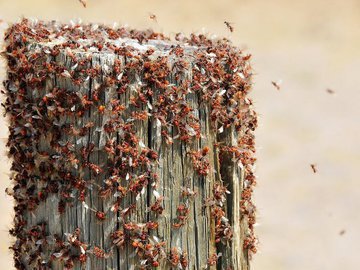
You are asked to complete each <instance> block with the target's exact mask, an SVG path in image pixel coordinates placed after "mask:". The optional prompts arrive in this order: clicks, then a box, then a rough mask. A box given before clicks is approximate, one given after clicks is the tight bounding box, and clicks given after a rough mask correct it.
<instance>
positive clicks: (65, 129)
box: [3, 1, 257, 269]
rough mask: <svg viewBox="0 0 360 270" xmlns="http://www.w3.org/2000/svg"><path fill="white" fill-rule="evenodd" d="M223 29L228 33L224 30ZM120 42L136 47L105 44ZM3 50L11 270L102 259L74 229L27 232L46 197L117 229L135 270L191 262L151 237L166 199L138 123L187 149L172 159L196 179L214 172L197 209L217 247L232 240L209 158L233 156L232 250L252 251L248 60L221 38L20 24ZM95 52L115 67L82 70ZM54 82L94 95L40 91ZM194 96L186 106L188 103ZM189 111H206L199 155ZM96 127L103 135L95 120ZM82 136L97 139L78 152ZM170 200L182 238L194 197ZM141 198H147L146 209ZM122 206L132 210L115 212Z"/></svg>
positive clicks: (252, 123)
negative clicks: (236, 209)
mask: <svg viewBox="0 0 360 270" xmlns="http://www.w3.org/2000/svg"><path fill="white" fill-rule="evenodd" d="M81 2H82V3H86V1H81ZM152 19H155V17H154V18H152ZM225 24H226V25H227V27H229V30H230V31H231V32H232V31H233V28H232V26H231V25H230V24H229V23H227V22H225ZM119 39H129V40H135V41H136V42H137V46H131V45H129V46H125V45H121V44H119V43H117V42H116V41H117V40H119ZM84 40H85V41H89V42H84ZM55 41H56V42H55ZM90 41H91V42H90ZM5 42H6V50H5V51H4V52H3V55H4V56H5V57H6V59H7V64H8V78H7V80H6V81H4V87H5V89H6V91H5V94H6V101H5V103H4V104H3V106H4V107H5V112H6V114H7V115H8V118H9V122H10V124H9V138H8V142H7V147H8V149H9V155H10V157H11V158H12V160H13V163H12V167H11V170H12V171H13V172H14V177H13V183H14V187H13V189H12V190H11V191H9V193H10V194H11V195H12V196H13V197H14V199H15V208H14V209H15V218H14V227H13V228H12V229H11V231H10V232H11V234H12V235H13V236H14V237H15V238H16V240H17V241H16V242H15V244H14V245H13V246H12V249H13V250H14V258H15V266H16V268H17V269H27V268H26V267H27V266H29V265H30V266H31V267H33V269H51V263H52V261H56V260H62V261H63V262H64V265H65V267H66V268H67V269H71V268H73V267H74V265H75V264H76V263H77V262H80V263H82V264H84V263H86V262H87V261H88V259H89V256H91V257H92V258H94V257H95V258H97V259H107V258H109V257H111V256H113V254H112V252H108V251H107V250H106V251H105V249H104V248H103V247H101V246H97V245H95V244H94V243H85V242H83V241H82V240H80V239H81V228H79V229H77V230H76V231H75V232H66V233H67V234H64V235H55V234H52V233H51V230H50V229H49V228H48V225H47V224H46V223H41V224H31V222H30V220H27V216H28V214H29V213H30V214H32V213H33V212H34V211H36V209H37V208H38V207H39V205H42V204H44V203H45V202H46V201H47V199H48V198H49V197H50V196H56V198H57V199H58V207H57V208H58V209H57V211H58V212H59V213H60V215H63V214H64V213H65V212H66V211H67V209H68V208H71V207H74V205H76V204H77V203H78V202H79V204H77V205H80V206H81V205H82V207H84V209H85V210H86V211H88V213H89V214H91V215H93V217H94V218H95V220H96V221H97V224H102V223H103V222H105V221H107V220H109V219H111V218H113V219H115V220H117V223H118V225H117V226H116V228H114V230H113V233H112V240H111V242H112V243H111V245H112V246H113V247H114V248H118V249H119V250H121V249H124V248H125V247H126V248H131V249H133V250H134V252H135V255H136V256H137V258H138V259H139V267H140V268H141V269H150V268H153V267H155V268H156V267H161V265H162V263H163V264H165V265H170V266H172V267H177V268H179V269H186V268H188V267H189V265H190V264H191V263H192V262H190V261H189V260H188V258H189V257H188V254H187V251H185V250H184V251H181V249H180V248H179V247H178V248H177V247H170V246H169V243H168V242H167V240H168V239H162V240H160V239H159V238H158V237H157V236H156V232H157V230H158V227H159V226H160V225H159V223H158V222H157V220H151V219H150V217H151V216H155V217H154V219H155V218H159V217H160V216H162V215H163V214H164V212H166V211H168V210H167V209H166V206H165V203H164V201H165V200H166V198H164V197H163V196H162V195H159V193H158V192H157V191H156V189H157V188H158V187H159V183H161V181H160V180H161V179H159V177H160V176H159V174H158V169H159V159H160V157H161V156H160V153H158V152H157V151H156V150H155V149H153V148H152V146H151V143H150V142H145V141H143V140H142V139H141V138H140V136H139V127H141V126H142V125H145V124H149V125H151V126H152V127H153V128H155V129H156V130H157V131H158V133H157V134H158V136H159V137H161V142H162V143H164V144H163V147H172V146H173V145H174V144H175V143H176V144H181V145H183V146H184V147H185V146H186V149H187V154H185V155H184V157H183V158H184V159H187V160H188V161H189V162H190V163H192V164H193V170H194V175H196V177H195V176H194V179H195V180H196V181H197V180H199V181H207V178H208V177H210V176H212V175H214V174H218V176H217V177H213V178H212V179H217V180H215V182H214V183H213V187H212V196H211V197H210V198H208V199H207V200H206V201H205V206H208V207H209V208H210V213H211V217H212V218H213V219H214V224H215V227H214V228H213V230H214V232H213V235H215V237H216V242H224V243H225V245H226V243H228V242H230V241H231V240H232V237H233V233H232V232H233V229H232V227H231V224H230V221H229V220H228V219H227V217H226V215H227V210H226V207H227V206H226V205H227V197H228V196H230V194H229V192H228V190H227V188H226V179H221V177H219V174H220V172H219V171H218V172H215V166H214V164H212V160H214V159H218V160H219V161H220V166H221V163H222V156H224V155H229V154H230V155H231V156H232V157H233V165H234V166H239V167H240V168H241V170H243V172H244V183H243V186H242V187H241V190H242V194H241V201H240V209H241V219H242V220H243V221H244V222H245V224H249V227H248V231H247V232H245V235H247V238H246V239H245V240H244V241H243V248H244V249H245V250H247V251H250V252H256V238H255V236H254V228H253V224H254V223H255V206H254V204H253V202H252V191H253V186H254V185H255V175H254V172H253V167H254V166H253V165H254V163H255V157H254V154H255V147H254V135H253V132H254V130H255V128H256V126H257V118H256V113H255V112H254V110H253V108H252V101H251V99H249V98H248V97H247V94H248V93H249V91H250V90H251V77H252V70H251V66H250V64H249V58H250V56H251V55H244V54H243V52H242V51H241V50H239V49H238V48H236V47H234V46H232V45H231V43H230V42H229V41H228V40H227V39H218V40H213V39H209V38H207V37H206V36H204V35H195V34H192V35H190V37H184V36H183V35H181V34H178V35H176V37H175V41H171V40H170V39H169V38H168V37H166V36H164V35H163V34H161V33H155V32H153V31H150V30H147V31H137V30H129V29H126V28H122V27H120V28H112V27H107V26H103V25H82V24H78V23H71V24H69V25H66V24H60V23H57V22H50V23H44V22H33V21H30V20H28V19H23V20H22V21H21V22H20V23H16V24H14V25H12V26H11V27H10V28H9V29H8V30H7V32H6V34H5ZM151 42H152V43H153V44H154V43H156V42H163V43H166V44H168V45H167V47H165V49H164V51H166V52H167V53H159V52H158V51H157V49H156V48H154V47H151V46H148V45H147V44H149V43H151ZM40 44H41V45H40ZM139 46H145V47H146V49H145V50H141V49H139V48H138V47H139ZM155 47H156V46H155ZM190 47H191V48H192V49H191V50H190V49H189V48H190ZM74 51H77V52H78V53H74ZM79 52H80V53H79ZM100 53H107V54H112V55H114V56H116V59H115V60H114V63H113V64H112V65H111V66H110V65H107V64H104V65H102V66H100V65H93V63H92V62H93V60H92V54H100ZM59 57H66V58H67V59H68V60H69V61H70V62H71V66H70V67H69V66H66V65H65V64H64V62H61V61H58V60H57V59H59ZM119 59H126V61H120V60H119ZM170 63H171V64H170ZM189 74H190V75H189ZM99 78H101V80H100V79H99ZM54 80H55V81H65V82H66V83H67V85H68V84H71V85H73V86H74V87H77V88H76V89H84V88H86V87H88V85H89V84H90V83H91V84H92V86H93V89H92V91H88V92H87V93H83V92H81V91H70V90H69V89H67V88H66V86H65V85H66V84H54V85H51V84H49V82H50V81H54ZM134 81H137V83H136V84H134ZM49 85H50V86H49ZM110 90H111V91H113V95H112V96H111V97H110V98H109V99H108V100H105V98H104V96H105V93H106V92H110ZM194 97H195V98H196V101H197V104H195V105H194V102H190V100H192V99H193V98H194ZM197 106H199V107H202V108H207V110H208V113H209V123H207V124H206V125H207V126H209V129H211V131H210V132H211V133H212V134H213V137H214V141H211V140H210V139H209V143H208V145H202V147H199V146H197V144H196V143H195V142H198V141H199V140H202V138H204V136H206V135H207V134H203V133H204V131H203V130H204V127H203V123H202V121H201V120H200V117H201V115H200V116H199V114H198V113H197V112H198V108H197ZM100 118H101V119H102V121H103V125H102V126H98V125H97V123H96V120H95V119H100ZM79 123H81V124H79ZM232 129H233V130H234V132H235V133H236V136H237V142H236V143H232V142H227V141H220V138H221V136H222V135H223V133H227V132H229V130H232ZM92 134H99V135H98V138H99V139H98V141H99V142H98V143H96V144H95V143H93V142H87V143H86V144H84V142H86V140H87V138H89V137H90V136H91V135H92ZM215 149H217V150H215ZM99 153H101V154H102V155H103V156H105V157H106V158H105V161H104V162H103V163H100V162H98V161H97V159H94V156H97V155H99ZM216 153H218V154H216ZM162 158H163V157H162ZM89 176H91V177H89ZM94 179H101V181H100V182H99V181H97V182H96V181H95V180H94ZM209 179H210V178H209ZM224 183H225V184H224ZM94 192H95V193H94ZM179 192H181V195H179V196H181V200H182V201H181V203H180V204H179V205H178V206H177V210H176V213H175V214H176V215H177V217H176V220H175V221H174V223H173V227H175V228H177V229H178V230H181V229H183V228H182V227H186V225H187V222H188V220H189V219H190V218H192V216H191V215H190V213H191V212H192V207H193V205H194V201H195V200H198V198H196V196H197V195H198V194H197V191H194V190H192V189H191V188H189V187H184V188H183V189H182V190H181V191H179ZM89 193H92V194H97V195H98V197H99V198H100V199H101V200H103V201H107V202H108V201H111V202H112V205H111V208H110V209H102V208H100V209H97V208H96V206H94V205H88V204H87V201H88V200H87V198H88V197H89ZM152 194H154V195H152ZM144 196H151V197H152V199H153V200H149V201H148V202H146V200H145V199H143V197H144ZM153 197H154V198H153ZM199 199H200V198H199ZM203 199H205V198H203ZM125 201H127V202H130V201H131V202H132V203H131V204H128V205H124V202H125ZM143 201H144V202H145V203H147V204H148V205H147V206H148V209H149V212H151V214H153V215H150V214H148V215H145V216H147V217H146V220H143V222H135V221H134V220H132V219H131V218H132V217H133V213H134V212H136V211H138V209H137V207H138V206H139V204H140V203H142V202H143ZM29 222H30V223H29ZM28 223H29V224H28ZM24 250H26V251H27V255H26V256H24ZM44 251H46V252H44ZM206 260H207V261H208V265H210V266H211V265H215V264H216V263H217V262H218V261H221V255H219V253H218V254H208V258H206Z"/></svg>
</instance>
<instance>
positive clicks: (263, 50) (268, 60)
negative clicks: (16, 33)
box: [0, 0, 360, 270]
mask: <svg viewBox="0 0 360 270" xmlns="http://www.w3.org/2000/svg"><path fill="white" fill-rule="evenodd" d="M150 13H153V14H155V15H156V17H157V23H156V22H154V21H153V20H151V19H150V18H149V16H150ZM22 16H25V17H36V18H39V19H45V20H53V19H57V20H61V21H65V22H68V21H69V20H70V19H76V18H81V19H82V20H83V21H84V22H89V21H91V22H99V23H107V24H113V23H114V22H117V23H118V24H119V25H128V26H130V27H134V28H139V29H145V28H154V29H155V30H157V31H162V32H165V33H166V34H168V35H174V33H176V32H184V33H187V34H188V33H191V32H200V33H201V32H203V33H210V34H211V35H212V34H214V35H217V36H225V37H228V38H230V39H231V40H232V41H233V42H234V44H235V45H238V46H240V47H243V48H246V50H247V51H248V52H250V53H252V55H253V58H252V65H253V68H254V70H255V73H256V75H255V77H254V89H253V93H252V97H253V99H254V102H255V106H256V109H257V111H258V113H259V123H260V126H259V128H258V130H257V147H258V153H257V157H258V163H257V175H258V186H257V187H256V191H255V200H256V204H257V206H258V223H259V226H258V227H257V235H258V237H259V240H260V244H259V252H258V254H256V255H255V256H254V258H253V262H252V269H255V270H262V269H270V270H273V269H274V270H275V269H276V270H282V269H284V270H285V269H286V270H288V269H291V270H303V269H307V270H315V269H327V270H332V269H334V270H335V269H359V264H360V256H358V251H359V250H360V231H359V227H360V215H359V214H358V212H357V211H358V209H360V185H359V169H360V143H359V139H360V104H359V103H360V68H359V67H360V1H358V0H343V1H340V0H302V1H288V0H267V1H265V0H217V1H215V0H196V1H193V0H143V1H136V0H116V1H115V0H97V1H96V0H88V1H87V8H83V6H82V5H81V3H80V2H78V0H52V1H49V0H27V1H24V0H0V19H1V20H3V22H2V25H3V26H4V25H5V23H6V22H14V21H17V20H18V19H19V18H21V17H22ZM224 21H228V22H231V23H232V26H233V27H234V32H233V33H230V32H229V31H228V30H227V28H226V26H225V25H224ZM1 65H2V66H1V69H0V74H1V77H2V78H3V76H4V68H3V67H4V66H3V65H4V63H3V61H2V64H1ZM280 79H281V80H282V81H283V83H282V85H281V88H280V90H277V89H276V88H275V87H274V86H273V85H272V84H271V81H278V80H280ZM327 89H331V90H333V91H334V92H335V93H334V94H330V93H328V91H327ZM6 137H7V127H6V122H5V120H4V119H3V118H0V138H1V144H0V150H1V155H0V171H1V179H2V180H1V182H0V203H1V218H0V268H1V269H10V270H11V269H13V266H12V254H11V252H10V251H9V250H8V246H9V245H10V243H11V239H10V237H9V236H8V229H9V228H10V227H11V222H12V218H13V212H12V201H11V198H10V197H8V196H7V195H5V192H4V190H5V188H6V187H7V186H9V167H10V162H9V161H8V159H7V157H6V150H5V142H6ZM312 163H315V164H316V166H317V170H318V172H317V173H316V174H315V173H313V171H312V169H311V167H310V164H312Z"/></svg>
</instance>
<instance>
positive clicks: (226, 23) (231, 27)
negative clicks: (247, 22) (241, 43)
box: [224, 21, 234, 33]
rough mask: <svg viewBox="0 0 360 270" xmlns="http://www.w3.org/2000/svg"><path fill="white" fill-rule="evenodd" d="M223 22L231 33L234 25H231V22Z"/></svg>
mask: <svg viewBox="0 0 360 270" xmlns="http://www.w3.org/2000/svg"><path fill="white" fill-rule="evenodd" d="M224 24H225V25H226V27H227V28H228V29H229V31H230V32H231V33H232V32H234V27H233V26H232V25H231V23H229V22H227V21H224Z"/></svg>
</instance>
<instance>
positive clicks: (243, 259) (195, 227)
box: [27, 43, 249, 270]
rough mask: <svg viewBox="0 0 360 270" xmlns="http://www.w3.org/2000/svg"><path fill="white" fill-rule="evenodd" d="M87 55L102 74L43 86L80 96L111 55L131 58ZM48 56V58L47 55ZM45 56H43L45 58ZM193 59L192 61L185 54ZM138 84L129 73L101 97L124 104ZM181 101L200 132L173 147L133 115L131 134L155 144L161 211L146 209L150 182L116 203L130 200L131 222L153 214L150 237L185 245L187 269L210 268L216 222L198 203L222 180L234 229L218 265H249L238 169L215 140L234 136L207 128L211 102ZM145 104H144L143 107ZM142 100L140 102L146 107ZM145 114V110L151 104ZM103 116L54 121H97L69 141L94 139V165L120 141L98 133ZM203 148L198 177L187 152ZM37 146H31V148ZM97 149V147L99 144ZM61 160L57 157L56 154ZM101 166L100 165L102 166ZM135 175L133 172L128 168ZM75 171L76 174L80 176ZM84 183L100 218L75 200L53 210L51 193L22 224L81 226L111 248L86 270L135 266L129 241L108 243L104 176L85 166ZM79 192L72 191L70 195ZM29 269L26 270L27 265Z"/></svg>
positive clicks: (98, 81) (56, 228)
mask: <svg viewBox="0 0 360 270" xmlns="http://www.w3.org/2000/svg"><path fill="white" fill-rule="evenodd" d="M157 46H158V50H159V51H157V52H156V53H155V54H154V55H153V56H152V58H153V59H155V58H156V56H157V55H159V54H161V43H160V44H158V45H157ZM89 55H90V56H91V66H92V67H94V68H96V67H98V66H99V67H101V73H100V75H99V76H97V77H96V78H95V79H91V78H90V79H88V81H87V82H85V83H84V84H82V85H81V86H75V85H74V84H73V83H72V82H71V80H70V79H69V78H66V77H62V76H56V77H54V78H50V79H48V81H47V85H46V88H47V89H48V90H52V89H53V88H54V87H59V88H64V89H66V90H67V91H74V92H76V93H78V94H79V95H81V96H83V95H88V96H91V93H92V92H93V91H96V90H97V88H98V87H100V86H101V87H103V86H102V85H103V84H104V78H105V75H106V73H109V72H111V70H112V68H113V65H114V61H115V59H116V58H117V59H119V60H120V61H121V62H122V63H125V62H128V61H132V59H130V58H129V59H126V57H122V56H121V57H120V56H115V55H113V54H109V53H104V54H102V53H91V52H87V53H85V52H77V53H76V56H77V57H78V59H82V58H86V57H88V56H89ZM50 58H52V60H54V61H56V62H57V63H59V64H62V65H64V66H65V67H66V68H67V69H71V68H72V67H73V65H74V63H73V62H72V60H71V58H70V57H69V56H68V55H67V54H66V53H65V52H60V54H59V55H58V56H57V57H56V58H54V57H51V56H49V59H50ZM49 59H47V60H49ZM44 60H45V61H47V60H46V59H44ZM173 61H175V59H174V58H171V57H169V65H170V66H171V65H172V64H173ZM186 61H188V62H189V63H190V65H191V59H186ZM191 76H192V74H191V68H190V69H189V71H188V72H187V73H186V74H185V75H184V77H187V78H191ZM168 80H169V82H170V84H172V83H176V81H175V80H174V78H173V77H172V76H170V77H169V78H168ZM139 83H141V81H139V79H138V78H137V76H136V74H134V77H133V78H132V81H131V84H130V85H129V87H128V89H127V91H126V93H125V94H123V95H121V96H118V94H117V93H116V91H115V90H114V89H112V88H111V87H108V88H106V89H105V90H104V92H102V93H101V95H100V100H101V102H102V103H104V104H109V102H110V100H111V99H112V98H116V99H118V98H120V100H121V102H122V103H123V104H125V105H126V106H128V105H129V99H130V96H131V94H132V93H131V92H132V91H133V88H136V85H137V84H139ZM153 91H154V95H157V92H156V89H153ZM29 94H30V95H40V96H42V95H44V93H36V92H33V93H29ZM187 102H188V103H189V104H190V105H191V108H192V109H193V110H194V114H195V115H196V116H197V117H198V118H199V119H200V125H201V133H202V136H201V138H200V139H198V140H195V141H193V142H191V143H190V144H186V143H184V142H182V141H180V140H178V139H174V143H173V144H172V145H167V144H166V143H165V141H164V140H163V139H162V138H161V135H160V126H159V125H158V123H157V122H156V121H154V120H149V121H147V122H140V121H137V122H136V123H135V126H136V130H137V136H138V137H139V138H140V140H141V141H142V142H143V143H144V144H145V145H146V146H148V147H149V148H151V149H154V150H156V151H157V152H158V154H159V161H158V164H157V166H156V168H154V170H155V172H156V173H157V174H158V175H159V183H158V188H157V192H159V193H160V194H161V195H162V196H163V197H164V213H163V215H162V216H159V217H157V216H156V215H155V214H154V213H150V212H149V211H148V207H149V204H151V203H153V202H154V200H155V198H154V196H153V195H152V193H153V190H154V189H153V188H151V187H149V188H148V189H146V190H145V191H144V193H143V194H141V197H140V199H139V200H136V198H135V197H134V196H130V197H126V198H125V199H124V200H123V202H122V204H121V207H122V208H126V207H128V206H129V205H131V204H132V203H136V210H135V211H134V212H132V213H131V214H130V215H129V221H135V222H137V223H139V222H140V223H146V222H147V221H149V220H157V221H158V222H159V228H158V229H157V231H156V232H154V233H156V235H157V237H159V238H160V239H166V240H167V246H166V248H167V249H168V250H170V249H171V248H173V247H177V248H179V249H180V250H183V251H186V252H187V254H188V259H189V266H188V269H206V268H209V269H215V267H214V266H213V267H208V266H207V260H208V257H209V255H211V254H214V253H215V252H216V245H215V236H214V233H213V231H214V226H215V224H214V221H213V219H212V218H211V209H210V207H203V203H204V201H205V200H206V199H207V198H209V197H211V196H212V188H213V184H214V182H215V181H216V180H219V181H224V183H225V184H228V187H229V190H230V191H231V194H230V195H229V199H228V203H227V214H228V215H229V219H230V223H231V225H232V227H233V230H234V239H233V241H232V242H231V243H230V245H231V247H230V248H227V247H221V251H222V256H223V258H224V259H223V260H222V262H223V264H222V265H221V266H218V268H219V269H235V270H240V269H242V270H247V269H249V261H248V256H247V254H245V253H244V252H243V248H242V241H243V239H244V235H245V233H246V230H247V225H246V224H244V222H245V221H244V220H243V221H241V217H240V204H239V201H240V197H241V192H242V188H243V187H242V183H243V172H242V171H241V169H240V168H239V167H238V166H237V164H235V163H234V162H233V161H232V158H231V157H228V158H226V159H225V160H224V161H223V162H222V163H221V164H220V162H219V160H218V159H219V156H218V153H217V150H216V148H215V147H214V144H215V143H221V142H227V143H229V142H231V143H230V145H236V138H237V135H236V134H235V131H234V130H233V128H230V129H229V130H225V131H224V133H223V134H222V135H221V136H218V137H217V136H216V134H215V132H214V131H213V129H212V128H211V126H210V122H211V121H210V115H209V110H210V108H209V105H207V104H200V103H199V101H198V99H197V96H196V95H195V94H190V95H187ZM142 106H144V105H142ZM145 107H146V106H144V107H143V109H145ZM148 110H149V113H151V110H150V109H148ZM129 114H130V111H128V110H127V111H126V112H125V114H124V117H125V118H126V117H127V116H129ZM106 117H109V116H107V115H101V114H99V113H98V112H97V111H91V110H90V112H89V114H88V115H86V116H85V117H82V118H81V120H77V119H72V118H70V117H64V118H62V119H60V120H59V124H60V125H62V124H65V123H71V124H73V126H74V127H75V128H80V127H82V126H84V125H85V124H86V123H88V122H90V121H93V122H94V123H95V125H94V126H93V127H92V128H91V130H90V135H89V136H88V137H76V136H75V137H73V138H72V143H73V144H74V148H75V150H74V151H75V153H77V154H78V153H79V151H80V149H81V148H82V147H84V146H85V147H88V146H89V144H90V143H93V144H94V145H95V148H94V149H95V150H94V152H93V153H91V155H90V158H89V161H90V162H93V163H96V164H106V162H107V158H108V156H107V155H106V153H104V151H103V150H101V149H102V148H103V147H104V145H105V142H106V140H108V139H114V140H118V139H119V136H121V134H118V133H116V132H115V133H112V134H110V135H107V134H105V132H104V131H103V127H104V124H105V122H106ZM169 133H170V134H171V135H172V137H174V138H176V136H177V135H178V134H177V133H176V131H175V129H171V130H169ZM50 136H51V134H50V133H49V134H44V135H43V140H42V143H41V144H40V146H39V149H38V150H45V151H51V147H50V146H49V145H48V141H49V139H50ZM67 139H68V137H66V135H63V136H62V140H63V141H66V140H67ZM204 146H209V147H210V152H211V153H212V155H211V156H210V158H209V161H210V165H211V168H212V169H214V170H215V171H214V172H211V173H210V174H209V175H208V176H206V177H203V176H199V175H198V174H197V173H196V172H194V169H193V166H192V164H191V162H190V159H189V157H188V155H187V153H188V152H189V151H194V150H196V151H197V150H200V149H202V148H203V147H204ZM34 147H35V146H34ZM99 149H100V150H99ZM59 158H60V159H61V158H62V157H59ZM66 166H68V167H69V168H71V170H72V171H73V172H74V173H75V174H77V175H78V172H77V169H76V167H74V166H72V165H71V164H66ZM104 167H105V168H106V166H104ZM133 173H136V171H134V172H133ZM78 176H79V175H78ZM81 176H82V177H83V178H84V179H85V180H86V181H88V182H91V183H92V184H91V188H90V189H89V190H88V193H87V196H86V199H85V203H86V205H88V206H89V208H91V209H96V210H99V211H103V212H105V213H106V214H107V215H106V217H107V218H106V220H105V221H103V222H101V221H99V220H97V219H96V218H95V213H94V211H93V210H91V209H87V208H86V207H84V204H83V203H81V202H80V201H78V200H75V202H74V203H73V205H72V206H71V207H66V210H65V213H64V214H61V215H60V214H59V213H58V211H57V207H58V203H59V199H58V197H57V196H55V195H50V196H49V198H48V199H47V200H46V203H44V204H41V205H40V206H39V207H38V208H37V209H36V210H35V211H34V212H32V213H30V212H29V213H28V216H27V220H28V224H27V227H28V228H31V226H33V225H36V224H38V223H39V222H42V221H46V222H47V223H48V230H49V234H50V235H53V234H57V235H60V236H61V237H65V235H66V234H71V233H73V232H74V231H75V229H76V228H81V239H82V240H83V241H84V242H86V243H88V244H89V245H91V246H94V245H95V246H99V247H101V248H102V249H104V250H105V251H106V252H109V253H112V254H111V256H109V258H106V259H103V258H96V257H94V256H92V257H89V259H88V260H87V263H86V264H85V265H83V268H84V269H87V270H90V269H99V270H102V269H104V270H107V269H134V266H135V265H138V264H139V262H138V259H137V258H136V256H134V250H133V248H132V247H129V246H127V247H126V248H124V249H117V248H115V247H114V246H113V244H112V239H111V233H112V232H113V231H115V230H116V229H117V228H119V226H120V225H119V224H120V223H121V220H119V214H118V215H110V214H109V213H110V212H111V206H112V205H113V203H114V201H115V200H114V198H113V197H111V196H110V197H109V198H107V199H106V200H103V199H101V198H100V197H99V187H101V186H103V185H104V180H106V178H107V177H109V175H108V174H106V173H105V174H101V176H96V175H94V173H92V172H90V170H88V169H87V170H86V171H85V172H84V173H83V175H81ZM122 181H123V183H122V184H123V185H126V180H124V179H123V180H122ZM183 186H188V187H189V188H191V189H193V190H195V191H196V192H197V196H196V197H195V199H194V200H189V201H188V202H187V203H188V204H189V206H190V209H191V212H190V215H189V219H188V221H187V223H186V225H185V226H184V227H182V228H179V229H175V228H173V226H172V224H173V223H174V221H175V220H176V217H177V207H178V205H179V204H180V203H181V202H184V200H183V199H182V196H181V188H182V187H183ZM73 195H74V196H77V195H78V194H73ZM63 268H64V266H63V263H62V262H59V261H55V262H54V263H53V269H63ZM170 268H171V267H170V266H169V264H165V265H164V266H162V268H161V269H170ZM29 269H31V268H29ZM76 269H80V264H78V265H76Z"/></svg>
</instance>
